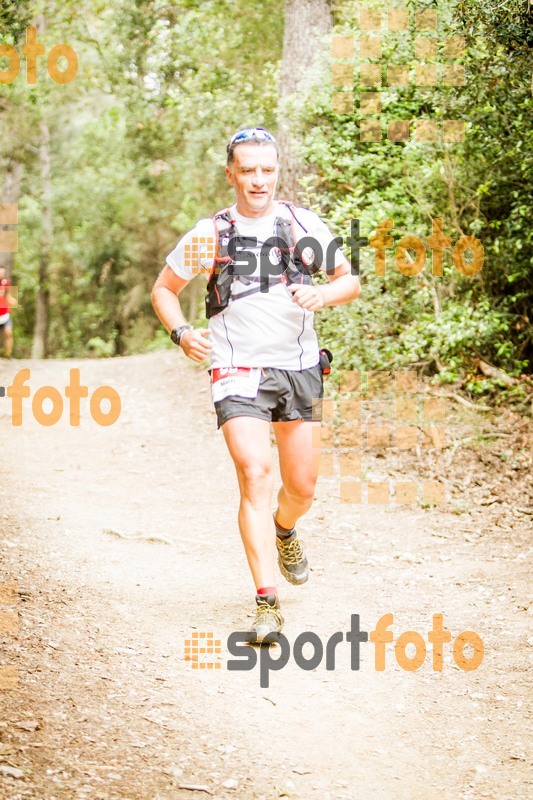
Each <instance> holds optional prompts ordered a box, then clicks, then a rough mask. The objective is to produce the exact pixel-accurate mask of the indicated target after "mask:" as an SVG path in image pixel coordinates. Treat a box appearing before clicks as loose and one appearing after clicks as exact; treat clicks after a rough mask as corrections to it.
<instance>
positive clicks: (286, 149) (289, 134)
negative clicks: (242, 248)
mask: <svg viewBox="0 0 533 800" xmlns="http://www.w3.org/2000/svg"><path fill="white" fill-rule="evenodd" d="M331 25H332V19H331V7H330V2H329V0H286V2H285V33H284V37H283V59H282V67H281V84H280V108H281V112H280V119H279V127H278V130H279V133H278V144H279V148H280V159H281V176H280V181H279V186H278V196H279V197H280V198H281V199H284V200H292V201H294V200H296V195H297V191H298V179H299V178H301V177H302V175H303V173H304V170H303V166H302V164H301V162H300V161H299V160H298V158H297V156H296V154H295V144H296V143H297V142H298V140H299V138H300V136H299V121H298V114H297V112H296V109H297V108H299V107H301V104H302V100H303V98H304V97H305V95H306V90H307V91H308V90H309V87H310V85H311V81H312V78H313V77H315V78H316V75H315V76H313V75H312V74H311V70H312V68H313V67H315V66H316V64H317V55H319V54H320V52H321V50H322V48H323V46H324V45H323V41H322V40H323V37H324V36H326V35H327V34H328V33H330V32H331ZM291 105H292V106H293V109H292V110H291Z"/></svg>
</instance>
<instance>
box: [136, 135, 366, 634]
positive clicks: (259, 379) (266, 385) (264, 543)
mask: <svg viewBox="0 0 533 800" xmlns="http://www.w3.org/2000/svg"><path fill="white" fill-rule="evenodd" d="M278 170H279V162H278V149H277V145H276V141H275V139H274V137H273V136H272V135H271V134H270V133H268V131H265V130H264V129H262V128H252V129H246V130H243V131H239V132H238V133H236V134H235V135H234V136H233V137H232V138H231V139H230V142H229V143H228V145H227V166H226V175H227V178H228V181H229V183H230V184H231V186H232V187H233V189H234V191H235V196H236V201H237V202H236V204H235V205H234V206H232V207H231V208H229V209H226V210H225V212H223V213H220V214H218V215H217V216H216V219H215V220H206V219H204V220H200V221H199V222H198V223H197V225H196V226H195V228H194V229H193V230H192V231H189V232H188V233H187V234H186V235H185V236H184V237H183V238H182V239H181V240H180V241H179V242H178V244H177V246H176V247H175V249H174V250H173V251H172V252H171V253H170V254H169V255H168V257H167V265H166V266H165V267H164V269H163V271H162V272H161V274H160V275H159V277H158V279H157V281H156V283H155V285H154V289H153V291H152V302H153V305H154V308H155V311H156V313H157V314H158V316H159V318H160V320H161V322H162V323H163V324H164V325H165V327H166V328H167V330H168V331H169V332H170V333H171V338H172V340H173V341H174V342H175V343H176V344H178V345H180V346H181V347H182V349H183V351H184V352H185V354H186V355H187V356H188V357H189V358H191V359H192V360H193V361H197V362H201V361H203V360H204V359H206V358H208V357H210V367H211V369H210V374H211V383H212V391H213V400H214V403H215V410H216V412H217V420H218V425H219V427H221V428H222V432H223V434H224V437H225V440H226V444H227V446H228V449H229V452H230V454H231V457H232V459H233V461H234V464H235V468H236V471H237V477H238V481H239V488H240V494H241V502H240V508H239V528H240V532H241V536H242V540H243V543H244V547H245V551H246V556H247V558H248V563H249V565H250V569H251V572H252V577H253V579H254V583H255V587H256V615H255V619H254V623H253V625H252V627H251V629H250V631H249V635H248V641H249V642H250V643H260V642H265V643H269V642H271V641H275V638H276V635H277V634H279V632H280V631H281V629H282V626H283V621H284V620H283V617H282V614H281V610H280V603H279V598H278V591H277V588H276V575H275V572H276V571H275V561H276V559H275V553H276V548H277V551H278V565H279V567H280V570H281V572H282V574H283V575H284V577H285V578H286V579H287V580H288V581H289V582H290V583H293V584H301V583H305V582H306V581H307V579H308V575H309V569H308V563H307V558H306V556H305V552H304V549H303V545H302V542H301V540H300V539H299V538H298V536H297V533H296V530H295V525H296V522H297V521H298V519H299V518H300V517H301V516H302V515H303V514H305V513H306V512H307V511H308V510H309V508H310V506H311V503H312V501H313V496H314V489H315V485H316V479H317V472H318V457H317V454H316V453H313V442H312V430H313V427H316V426H320V422H319V421H317V420H316V410H315V414H314V415H313V400H314V399H317V398H320V397H322V391H323V389H322V369H321V366H320V364H319V350H318V343H317V338H316V334H315V331H314V329H313V314H314V312H315V311H319V310H320V309H321V308H323V307H324V306H327V305H340V304H343V303H348V302H350V301H351V300H353V299H355V298H356V297H357V296H358V295H359V292H360V286H359V280H358V278H357V277H356V276H355V275H352V273H351V269H350V265H349V263H348V261H347V260H346V258H345V256H344V255H343V254H342V252H341V250H340V249H339V248H338V247H337V246H336V244H335V241H334V237H333V234H332V233H331V231H329V229H328V228H327V226H326V225H325V224H324V223H323V222H322V220H321V219H320V218H319V217H318V216H317V215H316V214H315V213H314V212H312V211H310V210H309V209H305V208H299V207H294V206H290V205H289V204H286V203H283V202H281V201H276V200H275V199H274V196H275V190H276V183H277V179H278ZM289 230H290V234H289ZM273 236H277V237H278V238H277V239H276V240H273V241H272V242H267V240H269V239H270V238H271V237H273ZM243 237H245V238H244V239H243ZM280 237H281V239H280ZM217 241H218V242H219V244H220V250H219V251H218V253H219V258H218V260H217V261H215V260H214V255H215V253H214V243H215V242H217ZM265 242H267V245H265V244H264V243H265ZM284 244H287V247H284ZM299 244H300V247H299V246H298V245H299ZM289 251H290V253H291V255H290V257H289V255H288V253H289ZM224 258H225V259H226V260H225V261H224ZM228 264H229V266H228ZM215 268H217V269H215ZM317 269H321V270H323V271H325V272H326V274H327V276H328V278H329V281H330V282H329V283H328V284H321V285H313V283H312V279H311V274H312V273H314V271H316V270H317ZM200 272H204V273H205V274H206V277H207V278H208V294H207V298H206V308H207V315H208V317H209V325H208V328H207V329H197V330H194V329H192V327H191V326H188V325H187V322H186V320H185V317H184V316H183V313H182V311H181V307H180V303H179V299H178V296H179V294H180V293H181V292H182V291H183V289H184V287H185V286H186V285H187V284H188V282H189V281H190V280H191V279H192V278H193V277H194V276H195V275H196V274H198V273H200ZM315 409H316V404H315ZM270 423H272V425H273V428H274V433H275V436H276V442H277V446H278V453H279V460H280V470H281V477H282V486H281V488H280V490H279V493H278V497H277V501H278V505H277V509H276V511H275V513H274V518H273V517H272V509H271V500H272V491H273V470H272V448H271V445H270ZM274 543H275V544H276V547H274Z"/></svg>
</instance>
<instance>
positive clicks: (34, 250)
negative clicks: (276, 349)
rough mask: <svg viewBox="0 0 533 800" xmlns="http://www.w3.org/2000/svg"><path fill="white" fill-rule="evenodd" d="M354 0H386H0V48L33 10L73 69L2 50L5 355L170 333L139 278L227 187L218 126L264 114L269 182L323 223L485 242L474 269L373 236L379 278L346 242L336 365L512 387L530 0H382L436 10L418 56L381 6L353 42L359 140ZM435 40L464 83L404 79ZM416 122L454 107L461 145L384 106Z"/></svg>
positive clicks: (520, 346) (476, 388)
mask: <svg viewBox="0 0 533 800" xmlns="http://www.w3.org/2000/svg"><path fill="white" fill-rule="evenodd" d="M363 7H364V8H374V9H377V10H380V11H381V12H382V15H383V19H384V20H385V19H386V16H387V14H388V12H389V10H390V8H391V6H390V5H389V4H388V3H384V2H372V0H367V2H365V3H354V2H348V1H347V0H341V1H340V2H333V3H330V2H327V0H286V2H284V0H201V1H200V2H197V1H195V0H179V1H178V2H166V1H165V0H135V1H133V0H109V1H108V2H100V0H76V2H74V0H63V1H62V2H56V1H55V0H46V2H31V0H29V1H27V2H26V1H25V0H16V2H15V1H14V0H8V2H2V5H1V9H0V43H1V44H7V45H11V46H12V47H15V48H16V49H17V50H18V51H19V52H20V49H21V47H22V45H23V44H24V42H25V40H26V30H27V28H28V26H29V25H35V26H36V27H37V29H38V32H39V41H41V42H42V43H43V44H44V46H45V52H46V54H48V53H49V51H50V50H51V48H52V47H53V46H54V45H55V44H58V43H65V44H68V45H69V46H70V47H72V48H73V49H74V50H75V52H76V54H77V57H78V62H79V69H78V73H77V75H76V77H75V78H74V79H73V80H72V81H70V82H69V83H66V84H58V83H55V82H54V81H53V80H52V79H51V78H50V77H49V75H48V74H47V70H46V56H44V57H41V58H39V60H38V75H37V81H36V83H35V84H33V85H31V84H28V83H27V81H26V64H25V60H24V59H23V58H21V70H20V73H19V75H18V77H17V78H16V79H15V80H14V81H12V82H11V83H9V84H5V85H1V86H0V191H1V193H0V202H15V203H18V207H19V219H18V226H17V228H18V237H19V246H18V251H17V252H16V253H13V254H9V253H2V254H0V264H4V265H5V266H6V267H7V269H8V273H9V274H10V276H11V280H12V282H13V284H14V285H16V286H17V287H18V297H19V308H17V309H16V310H15V311H14V312H13V317H14V325H15V342H16V344H15V353H14V355H15V357H18V358H25V357H28V356H30V355H31V356H32V357H34V358H41V357H80V356H88V355H91V356H96V357H102V356H106V357H108V356H113V355H128V354H132V353H139V352H147V351H151V350H154V349H160V348H162V347H167V346H171V345H169V343H168V337H167V334H166V332H165V331H163V330H162V329H161V327H160V325H159V323H158V321H157V319H156V318H155V316H154V313H153V311H152V308H151V304H150V289H151V286H152V284H153V282H154V280H155V278H156V276H157V274H158V272H159V271H160V269H161V268H162V266H163V265H164V263H165V256H166V255H167V254H168V253H169V252H170V250H171V249H172V248H173V247H174V245H175V243H176V242H177V240H178V239H179V238H180V236H181V235H182V234H183V233H185V232H186V231H187V230H188V229H190V228H191V227H192V226H193V225H194V223H195V222H196V220H197V219H199V218H201V217H206V216H211V215H212V214H213V213H214V212H215V211H216V210H218V209H220V208H223V207H224V206H225V205H227V204H228V203H229V202H230V201H231V199H232V194H231V190H230V187H229V186H228V185H227V183H226V180H225V176H224V170H223V167H224V163H225V143H226V141H227V139H228V137H229V136H230V135H231V134H232V133H233V132H234V131H235V130H237V129H239V128H242V127H248V126H255V125H263V126H265V127H267V128H269V129H270V130H272V131H273V132H274V133H276V134H277V135H278V136H279V140H280V146H281V151H282V166H283V169H284V178H283V185H282V186H281V187H280V193H279V196H281V197H285V198H287V199H291V200H297V201H298V202H299V203H301V204H302V205H307V206H309V207H311V208H313V209H315V210H316V211H318V212H319V213H320V215H321V216H322V217H323V218H324V219H325V220H326V221H327V222H328V224H329V225H330V227H331V228H332V230H333V231H334V232H335V234H336V235H340V236H343V237H346V236H347V235H348V233H349V226H350V220H351V219H358V220H360V229H361V234H362V235H366V236H369V235H370V234H371V233H372V232H373V231H375V230H376V227H377V225H378V223H379V222H380V221H382V220H385V219H387V218H390V219H393V220H394V229H393V231H392V232H391V235H392V236H393V238H394V240H395V244H397V242H398V240H399V239H400V238H401V237H402V236H405V235H407V234H413V235H415V236H418V237H419V238H421V239H422V240H423V241H424V242H425V243H426V244H427V239H428V237H429V236H430V234H431V232H432V220H433V219H435V218H440V219H442V220H443V231H444V234H445V235H446V236H449V237H450V238H451V240H452V243H453V242H455V241H457V239H459V238H460V237H461V236H463V235H466V236H475V237H476V238H477V239H479V240H480V242H481V243H482V245H483V248H484V264H483V268H482V270H481V271H480V272H479V273H477V274H476V275H474V276H472V277H466V276H463V275H461V274H460V273H459V272H458V270H457V269H456V268H455V267H454V265H453V263H452V259H451V251H450V250H448V251H447V253H446V255H445V262H444V273H443V275H442V276H441V277H436V276H434V275H432V271H431V258H430V257H429V258H428V260H427V262H426V266H425V268H424V269H423V270H422V271H421V272H420V273H419V274H418V275H416V276H412V277H407V276H405V275H403V274H402V273H401V272H400V271H399V270H398V269H397V267H396V266H395V262H394V255H393V250H392V249H391V250H389V251H388V255H387V268H386V272H385V275H384V276H378V275H376V274H375V270H374V257H375V256H374V251H373V250H372V249H371V248H369V247H366V248H363V249H362V251H361V252H362V255H361V280H362V285H363V293H362V296H361V298H360V300H359V301H358V302H357V303H353V304H350V305H349V306H344V307H339V308H332V309H327V311H325V312H322V313H320V314H318V315H317V320H316V322H317V328H318V330H319V334H320V340H321V343H322V344H323V345H324V346H327V347H329V348H330V349H331V350H333V351H334V353H335V358H336V365H337V366H339V367H343V368H346V369H380V368H390V367H391V366H394V367H405V366H408V365H413V366H415V367H417V368H419V369H420V370H421V371H423V372H425V373H426V374H430V375H434V376H435V380H437V381H440V382H445V383H453V384H455V385H456V386H457V387H460V388H461V389H462V390H463V391H464V392H466V393H467V394H469V395H470V396H472V397H475V396H479V395H482V396H483V398H484V401H485V402H493V403H499V402H501V401H502V398H505V399H510V400H513V401H515V402H516V403H518V405H523V404H525V402H526V399H527V397H528V395H529V391H528V387H530V385H531V384H530V380H531V379H530V378H529V377H528V376H529V375H530V374H531V365H532V357H533V326H532V321H531V300H532V295H533V279H532V276H533V272H532V269H531V263H532V255H531V225H530V218H531V169H532V134H531V127H530V124H529V120H530V109H531V89H532V85H531V59H530V52H531V44H532V41H533V35H532V32H531V31H532V28H531V24H530V23H531V15H530V14H531V9H530V7H529V3H527V2H516V1H513V0H509V2H504V3H502V2H501V1H500V0H479V2H457V1H456V0H438V2H416V3H411V2H407V3H399V2H398V3H395V4H394V7H398V8H406V9H407V10H408V12H409V15H410V19H411V20H415V18H416V17H415V15H416V13H417V12H418V11H420V10H423V9H425V8H429V9H433V10H436V11H437V13H438V27H437V29H436V30H434V31H429V32H428V33H429V35H435V36H436V38H437V52H436V54H435V55H434V56H431V55H429V56H428V57H427V58H425V59H423V61H422V62H421V61H420V58H417V57H416V48H417V43H416V39H417V37H419V36H420V35H421V34H420V31H418V30H417V29H416V25H415V24H410V26H409V29H408V30H407V31H405V30H404V31H396V32H394V31H392V32H387V33H385V22H384V26H383V29H382V43H383V52H382V54H381V58H380V59H377V60H376V59H374V60H372V59H370V60H369V63H380V64H381V65H382V68H383V73H382V74H383V76H384V83H383V85H382V86H381V87H379V86H378V87H377V89H378V90H379V92H380V97H381V103H382V111H381V120H384V123H383V124H384V134H383V138H382V140H381V141H379V142H368V141H361V139H360V131H359V127H360V113H359V107H360V99H361V97H360V94H361V92H363V91H368V88H366V87H362V86H360V81H359V80H358V77H357V76H358V73H357V72H355V73H354V74H355V79H354V86H353V87H349V86H348V87H344V88H343V87H341V88H339V87H336V86H332V68H333V63H334V61H335V59H334V58H333V56H332V37H333V36H345V37H346V36H354V37H355V53H356V54H357V52H358V45H359V37H360V32H359V21H360V17H359V12H360V10H361V8H363ZM452 36H461V37H463V39H464V50H463V51H462V54H461V55H460V57H459V60H458V63H459V64H460V65H462V66H464V74H465V83H464V85H463V86H444V85H442V84H441V83H439V85H438V86H417V85H415V84H416V81H415V80H414V79H413V76H414V75H415V73H416V68H417V65H419V64H420V63H422V64H429V65H440V66H438V68H439V69H441V68H442V64H443V63H445V62H443V52H444V41H445V39H446V38H448V37H452ZM342 63H344V64H348V65H349V64H350V63H351V62H350V61H349V60H348V61H344V62H342ZM398 63H401V64H403V65H406V66H407V68H408V69H409V72H410V80H409V84H408V85H407V86H403V87H392V86H388V85H387V79H386V75H387V71H386V66H385V65H387V64H398ZM355 64H357V59H356V61H355ZM59 66H60V68H61V69H64V68H65V65H64V64H63V65H62V63H61V62H60V64H59ZM7 67H8V62H7V59H6V58H5V57H3V58H0V69H2V70H6V69H7ZM348 69H349V67H348ZM354 69H355V67H354ZM334 92H347V93H349V94H351V93H352V92H353V96H354V111H353V112H348V113H336V112H335V111H334V110H333V108H334V106H332V94H333V93H334ZM528 112H529V113H528ZM418 119H426V120H433V121H436V122H438V123H441V122H442V120H462V121H464V124H465V137H464V141H456V142H446V141H443V140H442V135H441V134H439V137H438V139H437V141H435V142H431V143H421V142H419V141H417V139H416V137H415V136H414V135H413V133H411V136H410V138H409V139H408V140H407V141H401V142H392V141H389V140H388V139H387V136H386V124H387V120H411V121H412V125H411V130H412V131H414V124H413V122H414V121H415V120H418ZM439 130H440V131H442V125H440V127H439ZM428 254H429V249H428ZM200 280H201V279H196V280H194V281H193V282H191V284H190V285H189V286H188V287H187V289H186V290H185V293H184V296H183V297H184V311H185V313H186V315H187V316H188V318H189V319H190V320H191V321H192V322H194V323H195V324H202V323H204V322H205V318H204V316H203V314H204V300H203V296H204V292H203V288H202V286H201V285H200Z"/></svg>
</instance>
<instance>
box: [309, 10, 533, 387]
mask: <svg viewBox="0 0 533 800" xmlns="http://www.w3.org/2000/svg"><path fill="white" fill-rule="evenodd" d="M365 5H366V4H365ZM372 5H374V6H378V7H380V8H381V9H382V11H383V12H385V11H386V10H387V6H386V5H385V4H384V3H381V2H374V3H373V4H372ZM409 5H410V6H411V8H415V7H416V8H420V5H421V4H420V3H411V4H409ZM426 5H431V4H426ZM509 6H510V13H508V11H509ZM524 8H525V4H524V3H511V4H504V5H502V4H501V3H496V2H492V1H491V0H484V1H483V2H480V3H459V4H456V3H453V2H442V1H440V2H439V3H438V12H439V35H438V38H439V40H441V39H442V38H443V36H444V35H452V34H455V35H463V36H464V37H465V40H466V48H465V54H464V57H463V63H464V65H465V70H466V75H467V83H466V86H465V87H463V88H461V89H457V88H456V87H453V88H452V87H448V88H443V87H440V88H439V89H438V90H436V89H422V88H420V87H416V86H414V85H413V82H411V83H410V85H409V87H405V88H402V89H387V88H386V87H385V88H383V89H382V91H381V92H380V96H381V98H382V114H383V117H384V118H386V119H414V118H417V117H422V118H429V119H436V120H439V119H465V120H466V121H467V125H466V138H465V141H464V143H463V144H458V143H455V144H453V145H451V144H442V143H434V144H417V143H416V141H413V140H412V139H411V140H410V141H409V142H407V143H402V144H397V143H391V142H388V141H386V140H384V141H383V142H381V143H365V142H361V141H359V133H358V122H357V120H356V118H355V117H354V116H352V115H347V116H342V115H337V114H333V113H332V112H331V94H330V93H331V87H326V86H325V87H322V88H321V89H320V90H319V91H318V92H317V94H316V95H315V96H314V97H313V103H312V105H311V104H308V107H307V108H306V139H305V146H304V151H303V154H304V156H305V158H306V160H307V162H308V163H309V164H310V165H312V167H313V170H314V177H313V178H312V179H310V178H308V179H307V180H306V184H305V191H306V196H307V197H310V198H312V199H313V201H314V202H315V204H316V206H317V207H322V209H325V210H326V212H327V215H328V218H329V221H330V223H331V224H332V225H333V227H334V228H335V229H336V231H337V232H339V233H341V234H344V235H346V233H347V224H348V220H349V219H350V218H351V217H357V218H359V219H360V220H361V231H362V234H363V235H364V234H366V235H369V234H370V232H371V231H372V230H375V228H376V226H377V223H378V222H379V221H380V220H383V219H385V218H387V217H390V218H392V219H394V221H395V229H394V231H393V232H392V235H393V237H394V238H395V240H396V243H397V241H398V239H399V237H400V236H401V235H402V236H403V235H405V234H407V233H411V234H414V235H416V236H418V237H419V238H421V239H422V240H423V241H425V242H427V235H428V234H429V233H431V219H432V218H435V217H440V218H442V219H443V220H444V233H445V235H448V236H450V237H451V239H452V243H453V242H455V241H456V240H457V239H458V238H459V237H460V236H461V235H462V234H465V235H473V236H475V237H477V238H478V239H479V240H480V241H481V242H482V244H483V247H484V253H485V263H484V266H483V269H482V272H481V273H479V274H478V275H477V276H475V277H473V278H464V277H462V276H461V275H459V273H458V272H457V271H456V270H455V269H453V268H451V267H450V257H449V254H448V256H447V259H448V266H447V267H445V271H444V275H443V276H442V277H440V278H433V277H432V276H431V274H430V263H427V264H426V267H425V270H424V272H423V273H421V275H420V276H418V277H416V278H408V277H404V276H402V275H400V274H399V273H398V271H397V270H396V268H395V267H394V258H393V253H392V251H389V255H388V263H389V265H390V266H389V267H388V269H387V275H386V276H385V278H378V277H377V276H376V275H374V274H373V259H372V256H371V253H367V256H366V259H365V258H363V269H362V273H363V274H362V284H363V294H362V297H361V299H360V300H359V301H358V302H357V303H355V304H352V305H351V306H349V307H347V308H343V309H335V310H334V312H333V314H331V315H330V313H329V312H328V314H327V315H326V314H324V315H322V317H321V319H320V321H319V328H320V332H321V335H322V336H323V338H324V339H325V341H327V342H328V343H329V344H331V345H332V347H334V348H335V349H336V352H338V354H339V357H340V360H341V366H343V367H344V366H345V367H380V366H386V365H387V364H390V363H391V362H393V363H394V364H395V365H406V364H417V365H422V366H424V365H425V366H426V367H427V369H428V370H429V371H438V372H439V375H440V379H441V380H450V381H456V380H460V379H461V380H463V381H464V383H465V386H466V387H467V388H470V389H471V390H472V391H474V388H473V387H474V386H475V391H476V392H479V391H480V390H484V389H482V387H481V384H480V383H477V384H476V383H475V382H469V378H468V375H469V374H470V373H471V369H472V365H473V364H474V360H475V358H476V357H478V356H480V355H481V356H483V358H484V359H487V360H489V361H491V362H492V363H494V364H495V365H497V366H499V367H501V368H503V369H505V370H507V371H509V372H510V373H514V374H520V373H521V372H524V371H530V370H531V363H532V359H533V326H532V321H531V318H530V314H531V311H530V309H531V304H532V296H533V280H532V275H533V273H532V255H531V254H532V248H531V227H530V226H529V225H528V218H529V217H530V216H531V172H532V152H533V141H532V134H531V126H530V125H529V124H528V123H527V118H528V116H529V117H530V114H531V86H530V82H531V67H530V49H531V42H532V36H531V26H530V25H528V19H527V14H526V13H525V10H524ZM335 11H336V23H337V24H336V32H337V33H339V34H344V35H347V34H351V33H353V32H354V31H355V30H356V29H357V13H356V12H357V10H356V9H354V6H353V4H351V3H348V2H340V3H336V6H335ZM415 35H416V32H414V31H412V30H411V31H409V32H408V33H402V36H401V37H400V38H399V37H398V36H397V35H393V34H387V36H385V37H383V41H384V43H385V44H384V51H383V55H382V59H383V61H385V62H386V63H407V64H408V65H409V67H410V69H413V66H414V63H413V59H412V53H413V52H414V41H413V39H414V37H415ZM356 48H357V39H356ZM441 60H442V59H441ZM354 95H355V108H356V109H357V108H358V106H359V90H358V89H357V87H356V88H355V90H354ZM343 228H344V230H343ZM363 318H364V323H363ZM337 363H338V362H337ZM485 388H486V387H485Z"/></svg>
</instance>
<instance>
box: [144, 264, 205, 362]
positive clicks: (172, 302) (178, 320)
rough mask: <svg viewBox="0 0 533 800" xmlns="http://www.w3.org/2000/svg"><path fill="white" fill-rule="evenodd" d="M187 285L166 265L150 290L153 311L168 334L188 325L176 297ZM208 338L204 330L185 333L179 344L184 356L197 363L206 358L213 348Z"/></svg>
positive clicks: (186, 282) (186, 281)
mask: <svg viewBox="0 0 533 800" xmlns="http://www.w3.org/2000/svg"><path fill="white" fill-rule="evenodd" d="M188 283H189V281H188V280H186V279H185V278H180V277H179V275H176V273H175V272H174V271H173V270H172V269H171V268H170V267H169V266H168V264H167V265H166V266H165V267H163V269H162V271H161V272H160V274H159V276H158V278H157V280H156V282H155V284H154V288H153V289H152V294H151V299H152V305H153V307H154V311H155V313H156V314H157V316H158V317H159V319H160V320H161V322H162V323H163V325H164V326H165V328H166V329H167V331H168V332H169V333H170V332H171V331H173V330H174V329H175V328H180V327H181V326H182V325H187V324H188V323H187V320H186V319H185V317H184V315H183V311H182V310H181V306H180V301H179V297H178V296H179V295H180V294H181V292H182V291H183V290H184V288H185V287H186V286H187V284H188ZM208 336H210V331H209V330H208V329H206V328H198V329H197V330H194V331H185V332H184V333H183V335H182V337H181V342H180V346H181V347H182V349H183V352H184V353H185V355H186V356H188V357H189V358H190V359H192V360H193V361H198V362H200V361H203V360H204V359H205V358H207V356H208V355H209V352H210V350H211V348H212V346H213V345H212V344H211V342H210V341H209V339H208V338H207V337H208Z"/></svg>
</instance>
